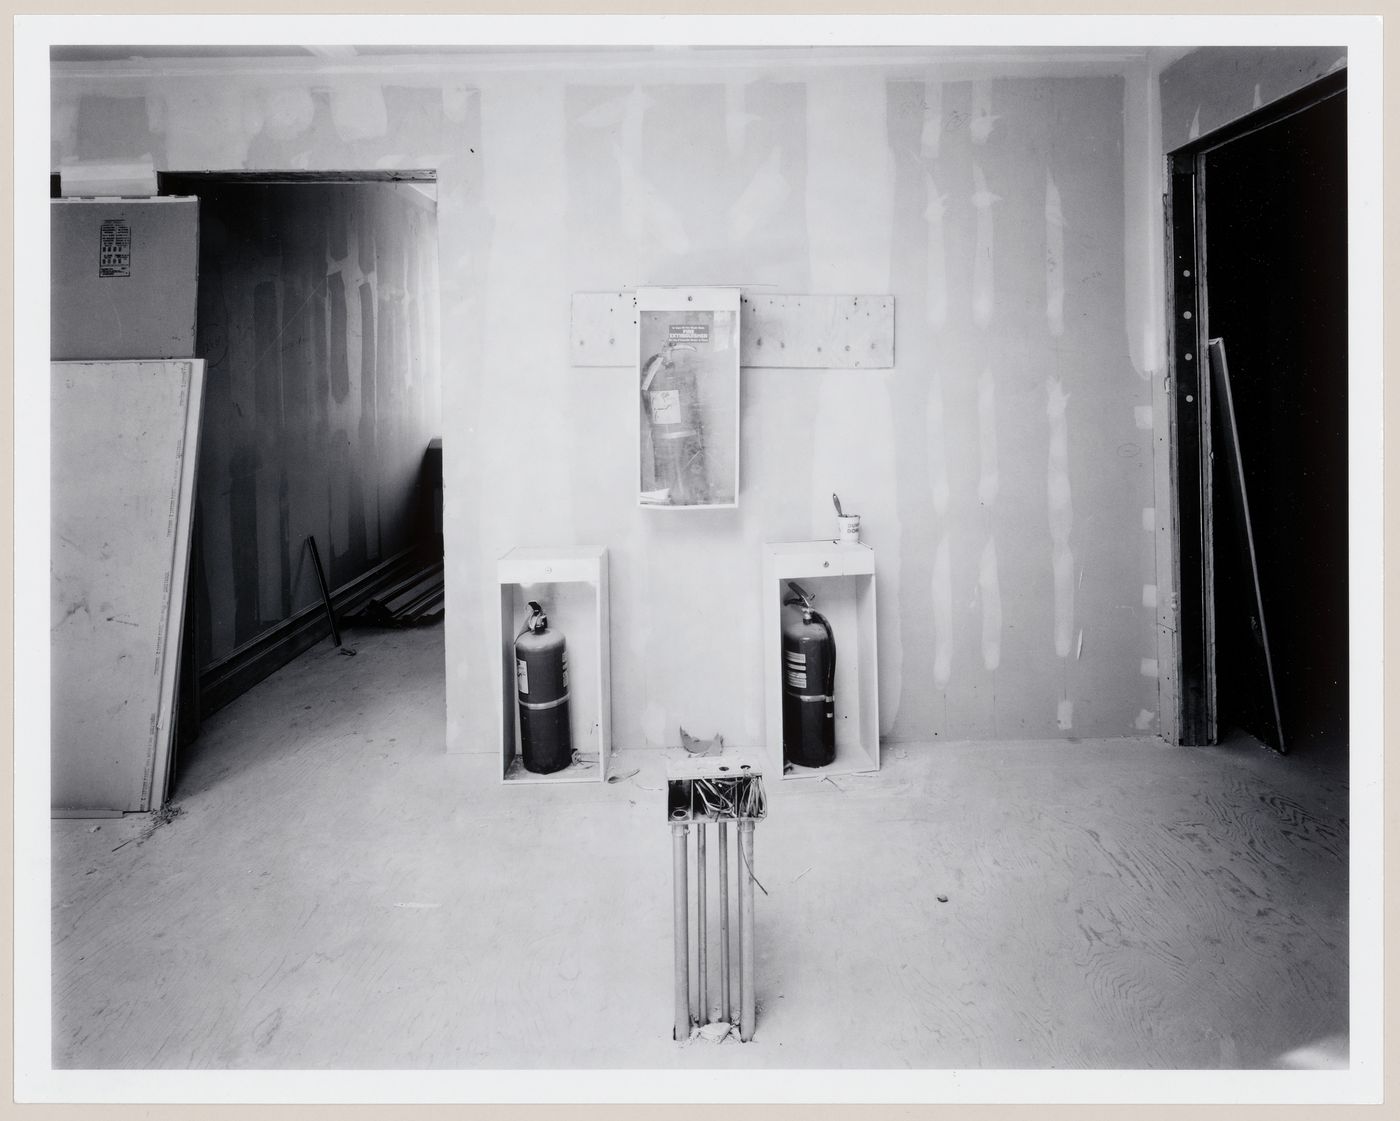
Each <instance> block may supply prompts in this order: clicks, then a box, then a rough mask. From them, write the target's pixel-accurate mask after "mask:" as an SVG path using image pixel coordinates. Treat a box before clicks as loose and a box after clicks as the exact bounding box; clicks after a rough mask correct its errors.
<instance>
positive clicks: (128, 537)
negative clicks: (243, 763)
mask: <svg viewBox="0 0 1400 1121" xmlns="http://www.w3.org/2000/svg"><path fill="white" fill-rule="evenodd" d="M51 377H52V384H51V391H50V394H51V395H50V410H51V411H50V420H49V426H50V452H49V467H50V496H51V498H50V501H51V510H50V573H51V577H50V579H51V588H52V614H51V618H50V659H51V661H50V666H51V687H50V712H51V714H52V722H51V726H50V753H51V756H50V757H51V775H52V788H51V797H50V805H51V807H52V811H53V813H54V814H55V815H56V816H82V815H84V814H92V815H102V814H110V813H113V812H130V811H137V812H142V811H146V810H151V809H156V808H158V807H159V806H161V805H162V804H163V803H164V801H165V796H166V786H167V781H168V777H169V775H168V770H169V764H170V754H171V744H172V739H173V732H174V707H175V691H176V685H177V678H178V670H179V661H180V636H181V634H182V628H183V623H184V607H185V586H186V582H187V576H188V571H189V546H190V524H191V520H192V514H193V506H194V474H195V463H196V460H197V458H198V443H199V418H200V408H201V403H202V399H203V388H204V363H203V361H201V360H199V359H166V360H159V361H124V362H117V361H113V362H55V363H53V364H52V372H51Z"/></svg>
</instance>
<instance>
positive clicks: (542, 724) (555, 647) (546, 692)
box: [515, 600, 573, 775]
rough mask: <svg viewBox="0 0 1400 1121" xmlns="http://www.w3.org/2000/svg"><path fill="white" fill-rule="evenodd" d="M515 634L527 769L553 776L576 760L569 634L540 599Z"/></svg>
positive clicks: (523, 754)
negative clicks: (553, 622)
mask: <svg viewBox="0 0 1400 1121" xmlns="http://www.w3.org/2000/svg"><path fill="white" fill-rule="evenodd" d="M530 612H531V614H530V617H529V618H528V619H526V620H525V626H524V627H523V628H521V631H520V633H519V634H518V635H516V636H515V687H516V692H517V694H518V696H519V700H520V755H521V760H522V762H523V763H524V766H525V769H526V770H527V771H533V772H534V773H535V774H538V775H547V774H550V773H551V772H553V771H559V770H563V768H565V767H567V766H568V765H569V763H570V762H571V761H572V759H573V740H572V737H571V736H570V733H569V655H568V652H567V650H566V649H565V643H564V636H563V635H562V634H560V633H559V632H558V631H557V630H554V631H552V630H550V629H549V618H548V616H546V615H545V613H544V608H542V607H541V606H540V605H539V604H538V603H536V602H535V601H534V600H531V601H530Z"/></svg>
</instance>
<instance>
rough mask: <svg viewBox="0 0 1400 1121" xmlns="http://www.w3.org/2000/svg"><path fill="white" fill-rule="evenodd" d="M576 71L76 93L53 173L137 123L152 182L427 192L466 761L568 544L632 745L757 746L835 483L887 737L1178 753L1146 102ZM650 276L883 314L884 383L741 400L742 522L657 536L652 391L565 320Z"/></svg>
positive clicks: (1066, 76)
mask: <svg viewBox="0 0 1400 1121" xmlns="http://www.w3.org/2000/svg"><path fill="white" fill-rule="evenodd" d="M715 57H716V58H718V56H715ZM364 65H366V66H368V65H370V64H369V63H365V64H364ZM514 65H517V66H518V65H519V60H516V61H515V62H514ZM561 65H564V64H562V63H559V64H554V65H551V66H545V65H537V66H535V67H533V68H530V69H524V68H521V69H517V70H510V69H502V68H500V66H499V65H497V66H493V67H492V68H490V69H489V70H483V71H482V72H480V73H472V72H470V70H469V66H468V64H466V63H454V64H451V65H449V64H447V63H446V62H444V63H443V66H442V69H441V70H439V71H435V70H434V68H433V66H432V65H431V63H424V62H420V63H418V64H416V65H415V66H413V67H412V68H408V67H403V68H397V69H395V70H394V71H393V72H392V73H375V72H373V71H366V72H364V73H358V72H356V73H347V72H346V69H345V68H343V67H339V68H336V69H333V70H332V69H326V70H325V72H320V71H318V70H314V69H306V68H304V67H303V68H298V67H296V66H292V65H291V64H289V63H286V62H281V61H276V60H268V61H266V62H259V63H239V64H237V65H229V66H226V67H224V68H222V70H215V71H210V70H209V68H201V69H199V70H195V69H194V68H190V69H189V70H187V71H186V72H183V73H178V74H172V73H168V72H160V71H151V72H146V73H143V72H141V71H139V70H128V71H124V72H123V73H121V74H118V73H113V72H107V71H103V70H102V69H101V67H92V66H89V67H87V68H86V69H82V68H78V67H76V66H75V67H74V68H71V69H67V70H65V68H63V67H58V68H56V71H55V75H56V78H55V87H54V119H55V122H56V128H55V134H54V145H55V148H54V151H55V159H56V160H57V161H61V160H62V159H65V158H83V157H84V156H85V155H86V151H85V149H84V146H83V141H82V136H81V134H80V133H79V132H78V130H77V129H76V127H75V125H74V124H73V123H72V122H75V121H76V120H77V118H78V117H79V116H80V110H81V107H82V104H83V102H84V101H85V100H86V99H88V98H93V97H100V98H110V97H118V96H123V97H142V98H145V99H146V103H147V104H148V105H149V106H153V107H154V108H152V109H151V112H150V114H149V115H148V116H149V118H150V119H153V120H156V121H158V122H159V123H160V125H161V129H162V131H161V132H160V134H159V136H158V139H157V140H155V141H152V140H151V138H150V137H149V136H147V134H146V133H145V132H142V131H141V130H139V129H134V128H133V132H132V137H131V146H132V148H133V149H135V148H137V147H141V148H142V150H143V151H144V150H148V149H150V148H155V149H157V151H156V153H155V155H154V158H155V159H156V161H157V163H158V164H159V165H163V166H172V167H186V168H188V167H203V166H208V167H244V166H262V167H268V166H274V167H287V168H294V167H310V168H318V167H320V168H345V167H355V166H359V167H366V166H379V167H395V166H397V167H435V168H437V170H438V176H439V192H440V193H439V231H440V244H441V249H442V274H441V275H442V292H441V295H442V305H441V307H442V322H443V324H444V349H443V359H444V386H443V420H444V423H443V426H442V428H443V431H442V435H443V438H444V456H445V475H446V481H445V501H446V512H445V531H446V551H447V579H448V599H449V608H450V610H449V612H448V616H447V617H448V624H447V626H448V631H447V673H448V679H449V689H448V697H449V712H448V747H449V749H450V750H455V751H490V750H492V745H493V738H492V736H493V728H494V721H495V698H494V697H493V696H492V690H491V673H490V661H489V659H490V658H491V657H492V656H493V654H492V647H491V636H492V635H493V634H494V633H495V631H494V629H493V621H492V619H491V617H490V616H491V611H492V609H493V607H494V603H493V598H492V595H491V594H490V593H491V592H492V590H493V588H492V583H491V582H492V580H493V574H494V564H495V560H496V558H497V557H498V556H500V555H501V554H502V553H504V552H506V551H507V550H508V549H510V548H511V547H513V546H516V545H534V546H544V545H550V544H575V543H577V544H604V545H607V546H608V548H609V551H610V563H611V567H612V657H613V665H612V680H613V689H612V702H613V726H614V737H615V742H616V743H617V745H618V746H620V747H632V746H642V745H646V744H662V743H674V742H676V738H677V732H676V727H677V725H678V724H681V723H684V724H685V725H686V727H687V728H688V729H689V730H690V731H692V732H694V733H696V734H699V735H709V734H711V733H712V732H715V731H719V732H722V733H724V734H725V736H726V738H727V739H729V741H730V742H732V743H737V744H741V745H745V744H748V745H752V744H757V743H758V742H759V740H760V739H761V736H762V703H763V701H762V679H763V675H762V672H761V669H762V667H761V665H760V658H761V656H762V648H763V647H762V641H761V634H760V631H759V625H760V619H761V611H760V603H759V590H760V568H761V546H762V544H763V543H764V542H766V541H782V540H802V539H811V538H815V537H821V536H826V535H828V534H830V533H831V532H832V515H833V511H832V508H831V500H830V495H831V493H832V491H837V492H839V493H840V494H841V497H842V500H843V502H844V503H845V505H846V507H847V509H848V510H853V511H856V512H859V513H860V514H861V515H862V519H863V525H862V534H863V537H864V539H865V540H866V541H867V542H868V543H869V544H871V545H872V546H873V547H874V549H875V553H876V564H877V571H878V580H879V652H880V707H881V712H880V723H881V729H882V732H883V733H884V734H885V735H886V737H887V738H890V739H894V740H933V739H936V738H957V739H974V738H992V737H997V738H1018V737H1022V736H1047V735H1048V736H1060V737H1078V736H1101V735H1118V734H1123V733H1132V732H1140V731H1143V730H1153V729H1155V727H1156V719H1157V716H1156V714H1157V709H1158V689H1157V679H1156V673H1157V630H1156V607H1155V601H1154V600H1153V598H1152V589H1154V588H1155V561H1154V543H1153V532H1152V527H1151V525H1150V524H1148V523H1147V522H1146V521H1145V515H1144V511H1145V510H1147V509H1149V508H1151V507H1152V505H1153V501H1154V498H1153V467H1152V439H1153V431H1152V422H1151V420H1150V419H1149V418H1150V416H1151V402H1152V393H1151V388H1150V386H1149V384H1148V381H1147V380H1146V378H1145V377H1144V376H1143V373H1142V372H1141V371H1140V370H1139V369H1138V368H1137V367H1136V366H1135V363H1134V354H1133V352H1132V349H1131V347H1130V344H1129V324H1130V322H1133V317H1132V315H1131V314H1130V309H1129V308H1128V307H1127V305H1126V297H1125V280H1126V277H1125V271H1126V268H1127V265H1126V263H1125V262H1126V260H1127V257H1128V254H1127V252H1126V251H1125V246H1126V244H1127V242H1126V228H1127V227H1132V228H1134V229H1136V228H1137V227H1136V223H1138V222H1144V223H1145V222H1146V218H1145V217H1144V216H1143V213H1142V212H1143V209H1144V205H1143V200H1144V199H1145V198H1146V197H1147V195H1146V193H1145V192H1142V191H1136V192H1134V193H1133V194H1132V195H1131V197H1130V196H1129V194H1128V192H1127V190H1126V185H1125V170H1124V167H1125V155H1124V147H1123V128H1124V125H1123V120H1124V107H1125V97H1126V92H1125V83H1124V80H1123V77H1122V74H1121V73H1103V72H1098V73H1078V74H1070V73H1067V72H1065V71H1064V68H1061V69H1060V71H1059V72H1058V73H1059V75H1060V76H1044V75H1042V74H1039V73H1038V72H1037V68H1036V65H1035V64H1034V63H1031V64H1025V63H1022V64H1018V65H1017V66H1015V67H1014V68H1011V70H1012V71H1013V72H1014V76H1008V72H1007V68H1006V67H1004V66H1002V65H1001V64H999V63H997V62H994V61H988V62H987V63H985V64H979V63H976V62H975V61H968V60H966V59H963V60H961V61H959V62H958V63H957V66H956V68H952V67H949V68H940V67H939V66H936V65H922V66H910V65H908V64H902V65H900V66H889V67H886V66H880V65H873V64H872V65H862V66H842V67H839V68H835V67H833V68H828V69H825V70H823V69H821V68H820V67H812V66H806V67H801V68H798V67H795V66H793V65H792V64H790V63H786V62H776V61H766V60H764V59H763V58H762V57H759V58H758V60H757V61H755V62H752V63H748V62H735V61H734V59H733V58H732V57H730V58H729V61H728V62H724V61H716V62H714V63H713V64H705V65H701V64H699V63H696V62H695V61H693V60H692V61H690V62H689V63H688V64H687V65H686V66H684V67H679V66H678V67H663V66H662V65H660V64H658V63H647V64H644V65H640V66H639V65H637V63H636V62H635V60H632V61H628V62H626V63H625V64H619V65H616V66H607V65H602V66H599V65H595V66H590V67H581V66H575V67H574V68H573V69H571V70H569V71H567V72H566V71H564V70H561V69H558V66H561ZM1046 73H1049V74H1053V73H1056V71H1055V68H1054V66H1048V67H1047V68H1046ZM112 116H113V118H114V119H124V118H122V117H121V116H120V115H119V114H113V115H112ZM64 122H68V124H67V125H66V127H65V126H64ZM123 151H125V149H123ZM646 284H656V285H666V284H685V285H698V284H731V285H739V286H741V287H744V288H746V289H750V290H756V291H760V292H761V291H765V290H766V291H774V292H807V291H810V292H827V293H891V294H893V295H894V298H895V302H896V332H897V334H896V344H895V365H894V367H893V368H892V369H889V370H863V371H858V370H852V371H844V370H794V369H784V370H777V369H757V368H755V369H747V370H745V371H744V375H743V389H742V422H741V440H742V448H741V463H742V470H741V481H740V485H741V494H740V505H739V508H738V509H737V510H716V511H701V512H694V513H677V512H673V511H648V510H639V509H638V508H637V507H636V506H635V504H634V494H633V490H634V488H633V486H632V483H633V479H632V473H633V466H634V464H635V458H636V453H635V447H634V445H633V439H634V436H633V429H632V417H633V414H634V413H635V400H634V392H633V389H634V387H633V376H632V374H633V371H632V370H630V369H629V368H627V367H619V368H617V369H607V368H581V367H574V366H573V365H571V363H570V357H569V348H568V339H569V309H570V303H571V296H572V294H573V293H574V292H575V291H590V290H591V291H598V290H621V289H628V288H633V287H636V286H639V285H646Z"/></svg>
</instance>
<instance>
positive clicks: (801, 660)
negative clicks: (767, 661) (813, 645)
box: [783, 650, 807, 690]
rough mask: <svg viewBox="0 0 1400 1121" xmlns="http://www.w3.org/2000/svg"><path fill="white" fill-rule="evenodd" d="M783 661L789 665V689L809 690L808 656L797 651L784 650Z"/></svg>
mask: <svg viewBox="0 0 1400 1121" xmlns="http://www.w3.org/2000/svg"><path fill="white" fill-rule="evenodd" d="M783 660H784V661H785V662H786V663H787V683H788V688H789V689H799V690H801V689H806V688H807V655H806V654H799V653H797V652H796V651H795V650H784V651H783Z"/></svg>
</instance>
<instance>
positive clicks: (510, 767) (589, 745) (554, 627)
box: [492, 545, 612, 783]
mask: <svg viewBox="0 0 1400 1121" xmlns="http://www.w3.org/2000/svg"><path fill="white" fill-rule="evenodd" d="M496 574H497V580H496V582H497V591H498V597H499V604H500V631H499V635H498V636H497V637H496V638H495V639H493V642H494V643H495V644H496V650H495V652H494V655H493V659H492V660H493V662H494V664H495V665H496V667H497V675H498V679H497V690H496V694H497V698H498V706H499V707H498V717H499V727H500V748H501V780H502V781H503V782H508V783H516V782H519V783H529V782H603V781H606V779H607V775H608V766H609V761H610V757H611V753H612V719H611V711H610V700H609V698H610V697H611V684H610V680H609V669H608V551H607V549H606V548H604V547H602V546H589V545H585V546H561V547H558V548H518V549H512V550H511V551H510V552H509V553H507V554H506V555H505V556H503V557H501V558H500V560H499V561H498V562H497V565H496ZM522 715H523V716H524V720H523V722H522V719H521V717H522Z"/></svg>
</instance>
